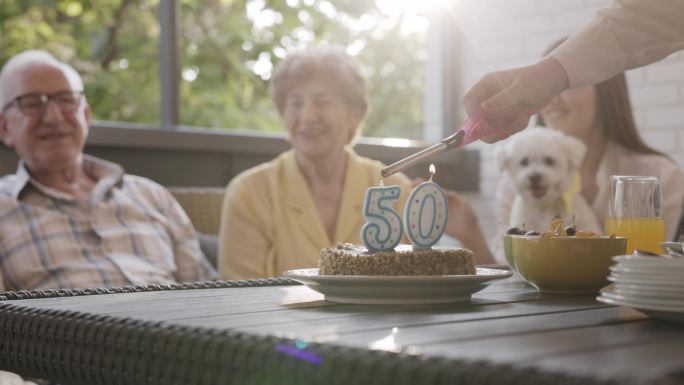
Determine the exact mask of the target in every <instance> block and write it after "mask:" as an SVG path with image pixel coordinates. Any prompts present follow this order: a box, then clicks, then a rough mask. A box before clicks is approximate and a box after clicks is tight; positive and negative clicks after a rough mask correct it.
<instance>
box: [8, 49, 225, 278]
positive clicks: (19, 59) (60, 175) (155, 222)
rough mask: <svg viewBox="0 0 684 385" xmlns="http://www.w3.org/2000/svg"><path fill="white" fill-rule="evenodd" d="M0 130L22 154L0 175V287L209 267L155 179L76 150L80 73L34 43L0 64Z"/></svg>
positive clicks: (197, 272)
mask: <svg viewBox="0 0 684 385" xmlns="http://www.w3.org/2000/svg"><path fill="white" fill-rule="evenodd" d="M0 106H1V107H2V110H1V112H0V136H1V137H2V141H3V143H4V144H5V145H6V146H8V147H10V148H13V149H14V150H15V151H16V153H17V154H18V155H19V157H20V158H21V160H20V162H19V167H18V169H17V172H16V173H15V174H13V175H8V176H5V177H2V178H0V291H3V290H19V289H36V288H77V287H115V286H125V285H139V284H148V283H172V282H178V281H196V280H205V279H211V278H214V277H215V274H216V272H215V271H214V269H213V268H212V267H211V266H210V264H209V263H208V262H207V261H206V259H205V258H204V255H203V254H202V252H201V251H200V248H199V243H198V241H197V238H196V236H195V231H194V228H193V226H192V224H191V223H190V220H189V219H188V217H187V215H186V214H185V213H184V212H183V210H182V209H181V207H180V206H179V204H178V203H177V202H176V201H175V200H174V198H173V197H172V195H171V194H170V193H169V192H168V191H167V190H166V189H165V188H163V187H162V186H160V185H158V184H157V183H155V182H152V181H150V180H148V179H145V178H142V177H137V176H133V175H128V174H124V171H123V169H122V168H121V167H120V166H119V165H116V164H113V163H110V162H107V161H104V160H102V159H97V158H95V157H92V156H88V155H84V154H83V147H84V145H85V141H86V137H87V135H88V123H89V120H90V109H89V107H88V104H87V102H86V98H85V95H84V92H83V81H82V80H81V78H80V76H79V75H78V73H77V72H76V71H75V70H74V69H73V68H72V67H70V66H68V65H67V64H65V63H62V62H60V61H58V60H57V59H55V58H54V57H53V56H52V55H50V54H48V53H46V52H42V51H25V52H22V53H20V54H18V55H16V56H14V57H13V58H12V59H10V60H9V61H8V62H7V63H6V64H5V66H4V67H3V69H2V72H0Z"/></svg>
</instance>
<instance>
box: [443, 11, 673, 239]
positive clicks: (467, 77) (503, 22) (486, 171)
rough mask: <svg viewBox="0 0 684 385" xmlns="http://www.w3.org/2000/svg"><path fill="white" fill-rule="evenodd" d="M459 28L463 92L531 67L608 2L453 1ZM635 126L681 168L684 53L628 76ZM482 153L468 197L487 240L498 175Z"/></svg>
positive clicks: (488, 149)
mask: <svg viewBox="0 0 684 385" xmlns="http://www.w3.org/2000/svg"><path fill="white" fill-rule="evenodd" d="M453 3H454V4H455V5H454V9H455V11H454V12H455V17H456V18H457V19H458V20H459V24H460V25H461V26H462V31H463V37H464V39H463V40H464V41H463V42H461V43H460V44H461V45H464V49H463V52H462V58H463V60H464V61H465V62H464V73H463V74H462V80H463V81H462V85H463V89H462V90H461V92H463V91H465V90H467V89H468V88H469V87H470V86H471V85H472V84H473V83H474V82H475V81H477V80H478V79H479V78H480V77H481V76H482V75H484V74H485V73H486V72H488V71H491V70H498V69H504V68H509V67H513V66H520V65H525V64H530V63H532V62H534V61H535V60H536V59H537V58H538V57H539V55H540V54H541V53H542V52H543V51H544V50H545V48H546V47H547V46H548V45H549V44H551V43H552V42H554V41H555V40H557V39H558V38H560V37H563V36H566V35H569V34H571V33H572V32H573V31H576V30H578V29H579V28H580V27H581V26H583V25H584V24H586V23H587V22H589V21H590V20H591V19H592V18H593V17H594V14H595V11H596V10H597V9H600V8H604V7H607V6H609V5H610V4H611V1H608V0H454V1H453ZM627 78H628V84H629V89H630V92H631V98H632V106H633V108H634V112H635V117H636V122H637V126H638V127H639V129H640V132H641V134H642V136H643V137H644V140H645V141H646V142H647V143H648V144H650V145H652V146H653V147H655V148H657V149H659V150H661V151H664V152H666V153H667V154H669V155H670V156H672V158H674V159H675V160H676V161H677V162H679V164H680V165H681V164H684V151H682V149H684V53H681V52H680V53H677V54H675V55H673V56H671V57H669V58H667V59H666V60H664V61H662V62H660V63H656V64H653V65H651V66H648V67H645V68H641V69H636V70H632V71H629V72H628V73H627ZM474 146H478V147H479V148H480V149H481V151H482V165H481V167H482V168H481V182H480V183H481V185H480V194H478V195H473V196H469V198H470V200H471V202H472V203H473V205H474V206H475V208H476V210H477V211H478V214H479V217H480V221H481V225H482V227H483V228H484V229H485V232H487V234H488V235H490V237H491V235H493V230H494V229H495V227H496V223H495V214H494V198H495V190H496V181H497V178H498V176H499V171H498V170H497V168H496V165H495V163H494V161H493V159H492V149H493V148H494V146H491V145H486V144H484V143H477V144H474Z"/></svg>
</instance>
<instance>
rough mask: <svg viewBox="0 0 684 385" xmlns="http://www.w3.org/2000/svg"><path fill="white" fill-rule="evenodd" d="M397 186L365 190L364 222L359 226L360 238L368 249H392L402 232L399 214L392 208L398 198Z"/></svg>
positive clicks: (381, 186) (399, 191) (372, 250)
mask: <svg viewBox="0 0 684 385" xmlns="http://www.w3.org/2000/svg"><path fill="white" fill-rule="evenodd" d="M400 195H401V189H400V188H399V186H387V187H385V186H383V184H382V181H381V182H380V187H371V188H369V189H368V190H366V200H365V201H364V204H363V217H364V218H365V219H366V224H365V225H363V227H362V228H361V239H362V240H363V244H364V245H365V246H366V248H367V249H368V251H371V252H377V251H386V250H394V248H395V247H396V246H397V245H398V244H399V241H400V240H401V237H402V235H403V233H404V231H403V228H402V221H401V217H400V216H399V214H398V213H397V212H396V211H395V210H394V209H393V208H392V204H393V202H394V201H395V200H397V199H399V196H400Z"/></svg>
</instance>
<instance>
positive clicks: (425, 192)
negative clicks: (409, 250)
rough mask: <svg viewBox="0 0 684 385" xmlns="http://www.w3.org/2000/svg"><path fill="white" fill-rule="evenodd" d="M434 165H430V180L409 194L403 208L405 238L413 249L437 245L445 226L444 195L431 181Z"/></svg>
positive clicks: (445, 200)
mask: <svg viewBox="0 0 684 385" xmlns="http://www.w3.org/2000/svg"><path fill="white" fill-rule="evenodd" d="M434 174H435V165H434V164H431V165H430V180H428V181H426V182H423V183H421V184H419V185H418V186H416V188H415V189H413V191H411V193H410V194H409V197H408V198H407V200H406V207H405V208H404V227H405V228H406V236H407V237H408V239H409V240H410V241H411V243H412V244H413V247H414V248H424V249H429V248H431V247H432V245H434V244H435V243H437V241H438V240H439V238H440V237H441V236H442V234H443V233H444V227H445V226H446V224H447V219H448V218H447V217H448V206H447V199H446V194H444V190H442V188H441V187H439V185H438V184H437V183H434V182H433V181H432V176H433V175H434Z"/></svg>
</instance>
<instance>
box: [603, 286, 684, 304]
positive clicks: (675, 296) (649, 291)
mask: <svg viewBox="0 0 684 385" xmlns="http://www.w3.org/2000/svg"><path fill="white" fill-rule="evenodd" d="M613 290H615V292H616V293H617V294H622V295H624V296H634V297H650V298H662V299H671V300H679V299H681V300H684V290H658V289H653V288H652V287H648V286H641V287H640V286H639V285H629V284H621V283H614V284H613Z"/></svg>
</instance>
